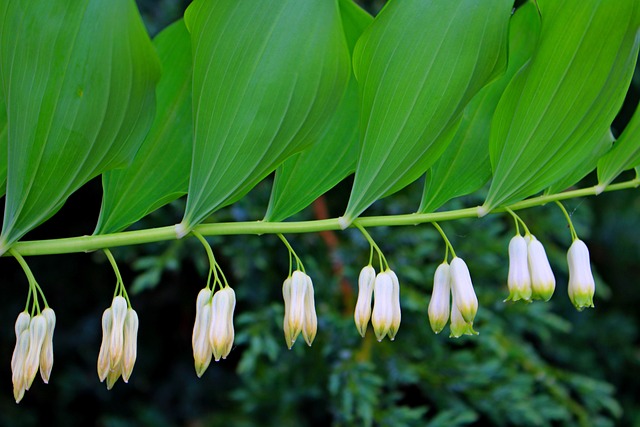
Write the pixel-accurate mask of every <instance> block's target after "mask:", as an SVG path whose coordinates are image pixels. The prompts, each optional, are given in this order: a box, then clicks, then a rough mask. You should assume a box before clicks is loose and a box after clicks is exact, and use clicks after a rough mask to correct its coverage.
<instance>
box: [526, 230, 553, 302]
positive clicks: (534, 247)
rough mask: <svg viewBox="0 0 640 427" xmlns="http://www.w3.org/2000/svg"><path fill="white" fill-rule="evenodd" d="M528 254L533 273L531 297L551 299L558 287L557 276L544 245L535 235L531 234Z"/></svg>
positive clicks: (544, 299) (531, 273)
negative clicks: (554, 274)
mask: <svg viewBox="0 0 640 427" xmlns="http://www.w3.org/2000/svg"><path fill="white" fill-rule="evenodd" d="M527 256H528V257H527V258H528V261H529V274H530V275H531V297H532V298H533V299H540V300H543V301H549V299H551V296H552V295H553V291H555V289H556V278H555V277H554V276H553V271H552V270H551V265H549V260H548V259H547V253H546V252H545V251H544V246H542V243H540V242H539V241H538V239H536V238H535V236H533V235H529V243H528V245H527Z"/></svg>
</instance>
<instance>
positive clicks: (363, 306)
mask: <svg viewBox="0 0 640 427" xmlns="http://www.w3.org/2000/svg"><path fill="white" fill-rule="evenodd" d="M375 280H376V270H375V269H374V268H373V267H372V266H371V265H367V266H366V267H364V268H363V269H362V270H361V271H360V276H359V277H358V300H357V302H356V309H355V312H354V313H353V320H354V321H355V323H356V328H357V329H358V332H359V333H360V335H361V336H362V337H364V335H365V333H366V332H367V326H368V325H369V319H370V318H371V297H372V296H373V283H374V282H375Z"/></svg>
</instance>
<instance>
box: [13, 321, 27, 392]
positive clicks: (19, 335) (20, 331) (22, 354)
mask: <svg viewBox="0 0 640 427" xmlns="http://www.w3.org/2000/svg"><path fill="white" fill-rule="evenodd" d="M30 323H31V316H29V313H27V312H26V311H23V312H22V313H20V314H19V315H18V318H17V319H16V323H15V333H16V347H15V349H14V350H13V356H12V357H11V374H12V375H11V380H12V382H13V397H14V398H15V400H16V403H19V402H20V400H22V398H23V397H24V392H25V390H26V388H25V381H24V364H25V361H26V359H27V354H28V353H29V324H30Z"/></svg>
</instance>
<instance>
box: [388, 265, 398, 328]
mask: <svg viewBox="0 0 640 427" xmlns="http://www.w3.org/2000/svg"><path fill="white" fill-rule="evenodd" d="M387 274H388V275H389V277H391V284H392V285H393V288H392V292H391V310H392V311H391V325H390V326H389V332H387V336H388V337H389V339H390V340H391V341H393V340H395V339H396V334H397V333H398V329H400V321H401V320H402V311H401V309H400V281H399V280H398V276H396V273H394V272H393V270H387Z"/></svg>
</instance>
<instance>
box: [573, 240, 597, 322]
mask: <svg viewBox="0 0 640 427" xmlns="http://www.w3.org/2000/svg"><path fill="white" fill-rule="evenodd" d="M567 262H568V264H569V287H568V292H569V298H570V299H571V302H572V303H573V305H574V306H575V307H576V308H577V309H578V310H583V309H584V308H585V307H593V295H594V294H595V292H596V284H595V281H594V280H593V274H592V273H591V263H590V261H589V249H588V248H587V245H585V243H584V242H583V241H582V240H580V239H575V240H574V241H573V243H572V244H571V247H570V248H569V251H568V252H567Z"/></svg>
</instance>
